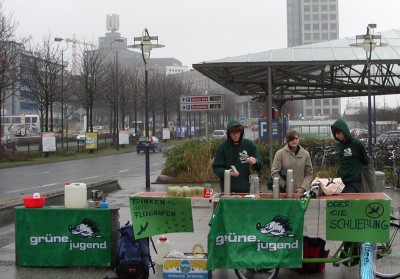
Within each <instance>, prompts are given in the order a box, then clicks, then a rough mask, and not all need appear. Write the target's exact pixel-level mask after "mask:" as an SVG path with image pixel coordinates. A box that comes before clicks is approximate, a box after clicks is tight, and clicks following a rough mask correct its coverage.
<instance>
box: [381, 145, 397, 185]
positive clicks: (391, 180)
mask: <svg viewBox="0 0 400 279" xmlns="http://www.w3.org/2000/svg"><path fill="white" fill-rule="evenodd" d="M389 162H390V165H389V166H385V167H384V168H383V172H384V173H385V177H386V185H388V186H385V188H386V189H394V188H400V165H399V163H400V149H399V148H396V149H393V150H392V151H391V155H390V158H389Z"/></svg>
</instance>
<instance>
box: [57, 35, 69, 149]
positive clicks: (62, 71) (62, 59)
mask: <svg viewBox="0 0 400 279" xmlns="http://www.w3.org/2000/svg"><path fill="white" fill-rule="evenodd" d="M54 41H56V42H61V41H65V42H67V47H66V48H65V49H61V148H64V51H66V50H67V49H68V43H69V42H71V40H70V39H63V38H54ZM67 146H68V144H67ZM67 149H68V148H67Z"/></svg>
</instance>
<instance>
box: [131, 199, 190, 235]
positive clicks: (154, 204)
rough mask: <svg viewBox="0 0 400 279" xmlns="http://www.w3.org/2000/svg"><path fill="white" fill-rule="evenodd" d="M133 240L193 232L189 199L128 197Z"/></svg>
mask: <svg viewBox="0 0 400 279" xmlns="http://www.w3.org/2000/svg"><path fill="white" fill-rule="evenodd" d="M129 199H130V207H131V215H132V224H133V230H134V233H135V238H137V239H139V238H144V237H148V236H153V235H159V234H166V233H176V232H193V217H192V202H191V199H190V198H168V197H140V196H130V197H129Z"/></svg>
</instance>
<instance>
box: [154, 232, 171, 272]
mask: <svg viewBox="0 0 400 279" xmlns="http://www.w3.org/2000/svg"><path fill="white" fill-rule="evenodd" d="M156 249H157V257H156V264H157V265H163V263H164V257H165V256H166V255H167V254H168V253H169V252H170V249H171V247H170V243H169V240H168V238H167V237H166V236H164V235H163V236H161V237H160V238H159V239H158V240H157V243H156Z"/></svg>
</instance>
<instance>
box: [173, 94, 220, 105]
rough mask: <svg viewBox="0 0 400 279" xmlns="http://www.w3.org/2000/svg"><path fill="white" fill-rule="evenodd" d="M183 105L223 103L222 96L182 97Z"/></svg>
mask: <svg viewBox="0 0 400 279" xmlns="http://www.w3.org/2000/svg"><path fill="white" fill-rule="evenodd" d="M180 101H181V104H185V103H187V104H190V103H222V95H200V96H181V97H180Z"/></svg>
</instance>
